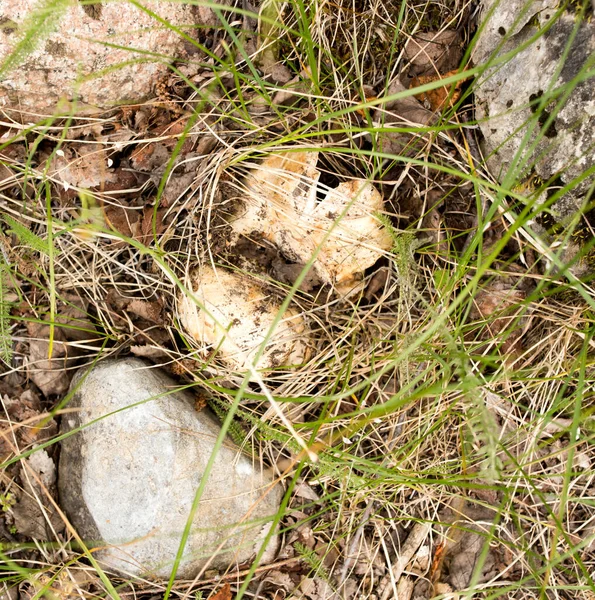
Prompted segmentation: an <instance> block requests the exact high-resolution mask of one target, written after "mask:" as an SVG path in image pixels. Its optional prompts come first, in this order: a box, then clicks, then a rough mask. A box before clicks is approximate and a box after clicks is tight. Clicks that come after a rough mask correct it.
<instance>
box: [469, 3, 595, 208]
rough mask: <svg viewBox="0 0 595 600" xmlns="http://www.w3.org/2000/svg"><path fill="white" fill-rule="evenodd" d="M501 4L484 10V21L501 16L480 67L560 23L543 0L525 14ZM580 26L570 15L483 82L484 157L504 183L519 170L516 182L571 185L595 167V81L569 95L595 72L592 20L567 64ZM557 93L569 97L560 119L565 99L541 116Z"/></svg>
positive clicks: (567, 201)
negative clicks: (540, 104)
mask: <svg viewBox="0 0 595 600" xmlns="http://www.w3.org/2000/svg"><path fill="white" fill-rule="evenodd" d="M493 4H494V2H493V0H484V3H483V10H484V15H489V12H490V10H491V9H493V13H492V14H491V15H489V18H488V21H487V23H486V27H485V29H484V31H483V33H482V35H481V36H480V39H479V43H478V46H477V48H476V50H475V54H474V59H475V62H476V64H480V63H482V62H484V61H486V60H487V59H488V57H489V56H490V54H491V53H492V52H495V53H496V54H499V55H501V54H504V53H506V52H509V51H511V50H514V49H515V48H517V47H519V46H520V45H522V44H524V43H526V42H528V41H529V40H530V39H531V38H532V37H533V36H534V35H536V34H537V33H538V32H539V31H540V28H541V29H543V28H544V26H545V24H546V23H548V22H549V21H550V20H551V19H552V18H553V17H554V7H553V1H552V0H536V1H535V2H533V3H532V4H531V5H530V7H529V9H528V10H526V11H524V12H523V10H524V6H525V5H526V3H525V2H523V1H522V0H514V1H513V2H504V1H500V2H499V3H498V4H497V5H496V6H493ZM575 19H576V16H575V15H573V14H570V13H567V14H562V15H561V16H560V17H559V18H558V19H556V21H555V22H554V23H553V24H552V26H551V27H550V28H549V29H545V30H544V33H543V34H542V35H541V36H540V37H538V39H537V40H536V41H534V42H533V43H532V44H530V45H529V46H528V47H527V48H525V49H524V50H522V51H520V52H518V53H517V54H516V55H515V56H514V57H513V58H511V59H510V60H508V61H507V62H505V63H504V64H503V65H497V66H495V67H493V68H489V69H487V70H486V71H485V73H484V74H483V75H482V76H481V77H480V78H479V79H478V81H477V84H476V88H475V94H476V100H477V108H476V116H477V118H478V120H479V121H480V127H481V130H482V133H483V135H484V137H485V146H484V152H485V155H486V157H487V159H488V164H489V166H490V168H491V170H492V172H493V174H494V175H496V176H497V177H499V178H500V179H502V178H503V177H504V175H505V174H506V172H507V171H508V170H509V169H511V168H512V169H514V171H515V176H516V177H521V178H522V177H527V176H529V175H530V174H531V172H532V171H533V173H534V174H535V175H537V176H539V177H540V178H541V179H542V180H544V181H547V180H549V179H550V178H552V177H559V181H558V183H562V184H566V183H570V182H572V181H573V180H574V179H575V178H577V177H579V176H580V175H582V174H583V173H584V172H585V170H587V169H588V168H590V167H592V166H593V165H594V164H595V152H594V149H595V79H594V78H591V79H587V80H585V81H582V82H580V83H579V84H578V85H576V86H575V87H574V88H573V89H572V91H571V93H570V94H569V95H568V97H564V90H563V89H562V86H565V85H566V84H568V82H571V81H572V80H573V79H574V78H575V77H576V76H577V75H578V74H579V73H581V72H582V70H583V68H584V67H585V66H586V65H587V64H588V63H589V62H590V65H591V68H592V66H593V56H594V52H595V23H593V22H588V20H585V21H584V22H583V23H581V24H580V26H579V28H578V32H577V35H576V37H575V39H574V41H573V43H572V45H571V47H570V50H569V52H568V55H567V56H566V59H565V62H564V64H563V65H561V64H560V61H561V59H562V56H563V53H564V51H565V48H566V45H567V44H568V42H569V40H570V39H571V35H572V31H573V28H574V27H575V24H576V23H575ZM498 38H499V39H498ZM502 40H505V41H504V43H503V44H502V45H501V46H499V44H500V43H501V42H502ZM550 90H561V91H562V94H560V95H559V100H560V102H561V108H560V110H558V112H557V113H556V112H555V111H556V109H557V100H556V99H555V98H553V99H551V100H550V101H548V102H547V104H546V105H545V108H544V110H543V112H541V113H540V111H539V110H538V109H537V106H536V102H537V101H538V99H539V98H540V97H542V95H547V94H548V92H549V91H550ZM531 102H533V105H532V106H531V105H530V103H531ZM550 115H555V116H554V118H553V122H552V125H551V126H550V127H549V128H548V129H547V130H545V132H544V135H542V136H541V137H540V139H538V134H539V132H540V130H542V129H543V126H544V124H545V121H546V119H547V118H548V117H549V116H550ZM531 127H533V128H534V129H533V130H532V131H531V129H530V128H531ZM528 132H530V133H528ZM525 138H526V139H525ZM521 149H522V150H521ZM517 152H519V155H517ZM592 181H593V178H587V179H586V180H585V181H583V182H582V183H579V185H578V186H576V187H575V188H574V189H573V190H572V191H571V192H570V193H569V194H567V195H566V197H565V198H564V199H563V201H561V202H559V203H558V205H557V206H556V208H557V210H558V212H559V213H560V216H561V217H565V216H568V215H570V214H572V213H573V212H574V211H575V210H576V208H577V206H578V205H579V204H580V202H581V196H582V195H584V193H585V192H586V190H587V189H588V187H589V185H590V183H592ZM563 213H565V214H563Z"/></svg>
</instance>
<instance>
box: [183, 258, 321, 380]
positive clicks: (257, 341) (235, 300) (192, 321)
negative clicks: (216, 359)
mask: <svg viewBox="0 0 595 600" xmlns="http://www.w3.org/2000/svg"><path fill="white" fill-rule="evenodd" d="M190 280H191V284H190V286H189V289H190V291H191V292H192V295H189V294H185V293H181V294H180V295H179V297H178V315H179V318H180V322H181V324H182V326H183V328H184V329H185V331H186V332H187V333H188V334H189V335H190V336H191V337H192V338H193V339H194V340H195V341H196V342H197V343H198V344H199V345H200V346H201V347H202V349H203V350H204V351H208V350H214V351H217V353H218V355H219V356H220V357H221V359H222V361H224V362H225V363H226V364H227V365H228V366H229V367H231V368H232V369H233V370H235V371H238V372H242V373H245V372H246V371H252V370H253V369H255V370H257V371H262V372H265V373H266V372H267V371H270V370H272V369H274V368H276V367H280V366H290V365H297V364H301V363H303V362H305V361H306V360H307V359H308V356H309V348H308V335H307V327H306V324H305V322H304V319H303V317H302V315H301V314H300V313H298V312H297V311H296V310H295V309H293V308H291V307H290V308H288V309H287V310H286V311H285V313H284V315H283V317H282V319H281V321H279V323H278V324H277V326H276V327H275V330H274V331H273V333H272V335H271V336H270V339H269V340H268V342H267V343H266V345H265V348H264V351H263V352H262V353H261V355H260V357H259V358H258V359H256V355H257V353H258V351H259V350H260V348H261V346H262V344H263V342H264V340H265V338H266V337H267V335H268V333H269V330H270V329H271V326H272V324H273V321H274V320H275V318H276V317H277V314H278V312H279V310H280V308H281V303H280V302H278V300H277V299H276V298H275V297H274V296H272V295H271V294H270V293H267V292H266V290H265V288H264V287H262V286H260V285H258V284H256V283H255V282H254V281H253V280H252V279H250V278H248V277H246V276H243V275H240V274H238V273H232V272H230V271H227V270H225V269H221V268H219V269H216V270H215V269H213V268H211V267H207V266H203V267H202V268H198V269H197V270H196V271H194V273H192V274H191V277H190ZM251 379H254V374H252V375H251Z"/></svg>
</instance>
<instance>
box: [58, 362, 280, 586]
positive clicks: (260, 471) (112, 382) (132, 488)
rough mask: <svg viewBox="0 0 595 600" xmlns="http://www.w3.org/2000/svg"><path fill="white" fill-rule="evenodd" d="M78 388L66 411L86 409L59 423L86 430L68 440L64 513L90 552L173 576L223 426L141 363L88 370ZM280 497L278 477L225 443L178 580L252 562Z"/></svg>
mask: <svg viewBox="0 0 595 600" xmlns="http://www.w3.org/2000/svg"><path fill="white" fill-rule="evenodd" d="M77 386H78V388H77ZM75 388H77V389H76V391H75V393H74V396H73V399H72V401H71V402H70V404H69V408H73V407H77V408H79V409H80V410H78V411H76V412H73V413H67V414H65V415H64V416H63V417H62V433H66V432H68V431H71V430H73V429H75V428H79V427H81V426H82V425H85V427H83V429H81V430H80V431H78V432H77V433H75V434H73V435H71V436H70V437H68V438H67V439H65V440H64V441H62V450H61V455H60V465H59V478H58V487H59V492H60V502H61V505H62V508H63V509H64V510H65V511H66V514H67V515H68V517H69V519H70V520H71V523H72V524H73V525H74V527H75V529H76V530H77V532H78V534H79V535H80V536H81V537H82V538H83V540H85V541H87V542H89V546H88V547H89V548H91V547H98V546H104V547H102V548H101V549H100V550H99V551H97V552H95V553H94V556H95V557H96V558H97V559H98V560H99V561H100V563H101V564H102V565H103V566H104V567H108V568H111V569H115V570H117V571H119V572H121V573H123V574H127V575H133V576H134V575H143V576H149V577H150V576H154V577H160V578H165V577H169V576H170V574H171V568H172V565H173V561H174V558H175V556H176V553H177V551H178V547H179V543H180V539H181V536H182V532H183V530H184V527H185V525H186V521H187V519H188V515H189V512H190V507H191V505H192V502H193V500H194V497H195V492H196V490H197V488H198V485H199V483H200V480H201V478H202V477H203V474H204V472H205V467H206V464H207V461H208V460H209V457H210V455H211V452H212V449H213V445H214V443H215V440H216V438H217V436H218V434H219V432H220V429H221V428H220V425H219V424H218V423H217V421H216V420H215V419H214V417H213V416H212V415H211V414H210V413H209V412H208V410H202V411H200V412H197V411H196V410H195V409H194V405H193V398H192V395H191V394H190V393H188V392H180V391H174V390H175V389H176V383H175V382H174V381H173V380H172V379H170V378H169V377H168V376H167V375H166V374H164V373H163V372H161V371H159V370H156V369H155V368H149V367H148V365H147V364H146V363H144V362H143V361H142V360H140V359H137V358H133V359H125V360H115V361H105V362H101V363H99V364H98V365H97V366H96V367H94V368H93V369H92V370H91V371H90V372H88V374H85V372H84V371H81V372H79V373H78V374H77V376H75V378H74V380H73V382H72V387H71V389H75ZM137 403H140V404H138V405H137ZM114 411H118V412H115V414H109V413H114ZM107 414H109V416H107V417H105V418H101V417H103V416H104V415H107ZM97 419H99V420H97ZM281 496H282V488H281V486H280V485H274V484H273V477H272V474H271V473H270V472H269V471H267V470H265V469H264V468H263V467H262V466H261V465H259V464H255V463H254V462H253V461H252V460H251V459H250V458H248V457H247V456H246V455H244V454H242V452H241V451H240V449H239V448H238V447H237V446H236V445H235V444H234V443H233V442H232V441H231V440H230V439H229V438H228V439H226V441H225V443H224V445H223V447H222V448H221V449H220V451H219V452H218V454H217V456H216V459H215V464H214V467H213V469H212V471H211V473H210V475H209V478H208V483H207V485H206V487H205V490H204V493H203V495H202V498H201V501H200V505H199V508H198V511H197V513H196V515H195V518H194V521H193V527H192V530H191V534H190V537H189V539H188V543H187V545H186V548H185V551H184V556H183V560H182V562H181V564H180V568H179V569H178V571H177V577H179V578H191V577H194V576H196V574H197V573H198V572H199V571H200V570H201V569H202V568H203V567H204V566H205V565H206V564H207V562H208V561H210V562H208V568H225V567H227V566H228V565H231V564H239V563H243V562H245V561H249V560H251V559H252V558H253V557H254V556H255V554H256V552H257V550H258V549H259V548H260V547H261V545H262V543H263V539H264V537H265V536H266V534H267V533H268V531H269V529H270V527H271V520H272V516H273V515H274V514H275V513H276V512H277V510H278V507H279V503H280V500H281ZM277 545H278V540H277V537H276V535H274V536H273V537H272V538H271V542H270V543H269V545H268V547H267V549H266V551H265V554H264V556H263V559H262V562H267V561H270V560H272V559H273V557H274V555H275V552H276V550H277Z"/></svg>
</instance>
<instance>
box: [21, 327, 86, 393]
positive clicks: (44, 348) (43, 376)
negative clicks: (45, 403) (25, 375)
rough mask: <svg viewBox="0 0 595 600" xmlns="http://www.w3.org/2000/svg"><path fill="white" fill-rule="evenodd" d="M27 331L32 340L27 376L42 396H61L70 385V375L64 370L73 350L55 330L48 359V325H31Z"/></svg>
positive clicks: (56, 329) (72, 354) (57, 329)
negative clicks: (50, 354)
mask: <svg viewBox="0 0 595 600" xmlns="http://www.w3.org/2000/svg"><path fill="white" fill-rule="evenodd" d="M28 329H29V335H31V338H32V339H31V340H30V342H29V359H28V365H27V369H28V371H29V376H30V377H31V379H32V380H33V382H34V383H35V385H36V386H37V387H38V388H39V389H40V390H41V391H42V393H43V394H44V396H53V395H58V394H63V393H64V392H65V391H66V390H67V389H68V386H69V385H70V374H69V372H68V371H67V370H66V369H67V366H68V363H69V359H71V358H72V357H73V356H74V355H75V354H76V352H75V349H74V348H72V347H69V346H68V344H66V343H65V341H66V337H65V335H64V333H63V332H62V331H61V330H60V329H59V328H55V329H54V340H53V346H52V356H51V357H49V349H50V344H49V336H50V327H49V325H41V324H39V323H31V324H29V326H28Z"/></svg>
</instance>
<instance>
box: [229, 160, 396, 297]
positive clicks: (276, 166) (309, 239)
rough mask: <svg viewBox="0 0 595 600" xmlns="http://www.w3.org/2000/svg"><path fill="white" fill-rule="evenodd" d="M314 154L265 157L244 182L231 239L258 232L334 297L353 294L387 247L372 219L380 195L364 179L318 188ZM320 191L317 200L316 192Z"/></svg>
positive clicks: (382, 231)
mask: <svg viewBox="0 0 595 600" xmlns="http://www.w3.org/2000/svg"><path fill="white" fill-rule="evenodd" d="M317 162H318V152H314V151H305V152H283V153H280V154H275V155H271V156H269V157H267V158H266V159H265V160H264V161H263V162H262V164H261V165H259V166H258V167H256V168H255V169H253V170H252V172H251V173H250V174H249V175H248V177H247V179H246V192H247V197H246V201H245V203H244V206H243V209H242V211H241V212H240V213H239V214H236V216H235V218H233V219H232V222H231V226H232V229H233V231H234V232H235V233H236V235H249V234H250V233H253V232H258V233H260V234H261V235H263V236H264V237H265V238H267V239H268V240H270V241H271V242H273V243H274V244H275V245H276V246H277V247H278V248H279V250H280V251H281V253H282V254H283V255H284V256H285V257H286V258H288V259H289V260H292V261H295V262H299V263H302V264H305V263H308V262H309V261H310V260H311V259H312V257H313V255H314V253H315V252H316V250H317V249H318V248H320V249H319V251H318V254H317V255H316V258H315V260H314V262H313V268H314V271H315V272H316V274H317V275H318V277H319V278H320V279H321V280H322V281H324V282H325V283H328V284H330V285H331V286H333V287H334V288H335V290H336V291H337V292H338V293H339V294H347V293H349V292H351V291H354V290H355V289H359V285H358V282H359V281H361V279H362V278H363V273H364V271H365V270H366V269H367V268H368V267H371V266H372V265H373V264H374V263H375V262H376V261H377V260H378V259H379V258H380V257H381V256H382V254H383V253H384V252H386V251H387V250H389V249H390V248H391V246H392V243H393V240H392V238H391V235H390V233H389V232H388V231H387V229H386V228H385V227H384V226H383V224H382V222H381V221H380V219H379V218H378V216H377V214H376V213H378V212H380V211H382V210H383V208H384V203H383V200H382V196H381V195H380V193H379V192H378V190H377V189H376V188H375V187H374V186H373V185H371V184H370V183H369V182H368V181H366V180H365V179H351V180H349V181H346V182H344V183H341V184H339V185H338V186H337V187H336V188H329V187H328V186H324V185H322V184H320V183H319V179H320V171H319V170H318V169H317V168H316V164H317ZM319 191H321V192H322V198H321V199H319V198H318V197H317V192H319Z"/></svg>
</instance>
